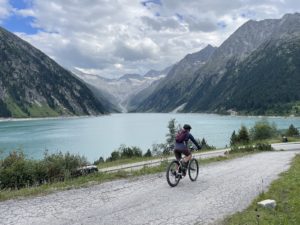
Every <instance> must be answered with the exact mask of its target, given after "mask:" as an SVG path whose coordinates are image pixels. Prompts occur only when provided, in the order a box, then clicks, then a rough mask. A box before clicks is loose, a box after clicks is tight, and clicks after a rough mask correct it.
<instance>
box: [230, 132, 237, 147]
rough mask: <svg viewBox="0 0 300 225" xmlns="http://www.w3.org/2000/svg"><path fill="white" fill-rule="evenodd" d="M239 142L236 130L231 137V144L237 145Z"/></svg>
mask: <svg viewBox="0 0 300 225" xmlns="http://www.w3.org/2000/svg"><path fill="white" fill-rule="evenodd" d="M237 142H238V137H237V136H236V134H235V131H233V133H232V135H231V138H230V146H234V145H236V144H237Z"/></svg>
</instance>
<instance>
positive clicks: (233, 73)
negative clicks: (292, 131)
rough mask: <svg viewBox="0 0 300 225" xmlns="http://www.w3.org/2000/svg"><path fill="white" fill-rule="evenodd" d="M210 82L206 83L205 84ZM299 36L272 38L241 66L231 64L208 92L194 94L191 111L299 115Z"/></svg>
mask: <svg viewBox="0 0 300 225" xmlns="http://www.w3.org/2000/svg"><path fill="white" fill-rule="evenodd" d="M206 84H207V83H206ZM299 87H300V36H298V37H295V38H294V39H290V38H289V39H281V40H280V41H278V40H277V41H275V40H271V41H269V42H267V43H265V44H263V45H262V46H260V47H259V48H258V49H257V50H256V51H254V52H253V53H252V54H251V55H250V56H249V57H247V58H246V59H245V60H244V61H243V62H242V63H240V64H239V65H238V66H233V67H228V70H227V72H226V74H225V75H224V76H223V78H222V80H221V81H220V82H219V83H218V84H217V85H216V86H211V87H209V86H208V87H205V86H203V89H206V90H207V94H206V95H205V96H204V97H202V98H199V96H194V98H193V99H191V102H193V101H194V102H195V101H197V104H196V105H195V104H190V105H187V108H188V111H197V110H198V109H199V108H201V109H205V110H206V111H215V112H226V111H227V110H234V111H239V112H244V113H247V114H260V115H261V114H269V115H276V114H283V115H289V114H294V115H300V104H299V101H300V92H299Z"/></svg>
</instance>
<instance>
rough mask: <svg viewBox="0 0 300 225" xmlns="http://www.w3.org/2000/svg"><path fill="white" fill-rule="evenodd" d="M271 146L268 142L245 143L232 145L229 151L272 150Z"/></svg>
mask: <svg viewBox="0 0 300 225" xmlns="http://www.w3.org/2000/svg"><path fill="white" fill-rule="evenodd" d="M272 150H273V148H272V146H271V145H270V144H266V143H257V144H256V145H245V146H232V147H231V150H230V152H231V153H237V152H254V151H272Z"/></svg>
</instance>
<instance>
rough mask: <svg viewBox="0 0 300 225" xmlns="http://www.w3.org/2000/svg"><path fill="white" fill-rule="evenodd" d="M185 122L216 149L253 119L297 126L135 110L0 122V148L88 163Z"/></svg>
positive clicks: (298, 123)
mask: <svg viewBox="0 0 300 225" xmlns="http://www.w3.org/2000/svg"><path fill="white" fill-rule="evenodd" d="M172 118H175V119H176V121H177V123H179V124H182V125H183V124H185V123H188V124H190V125H191V126H192V128H193V129H192V131H191V133H192V134H193V136H194V137H195V138H201V139H202V138H203V137H204V138H205V139H206V140H207V142H208V143H209V144H210V145H214V146H216V147H217V148H222V147H225V146H226V145H228V144H229V139H230V136H231V134H232V132H233V131H234V130H236V131H238V130H239V128H240V127H241V125H245V126H246V127H248V128H249V127H252V126H253V125H254V124H255V122H256V121H259V120H261V119H263V118H266V119H267V120H268V121H269V122H271V123H272V122H275V124H276V126H277V128H278V129H287V128H288V127H289V125H290V124H293V125H294V126H295V127H297V128H298V129H299V128H300V118H297V117H287V118H285V117H246V116H221V115H215V114H172V113H165V114H163V113H139V114H126V113H125V114H111V115H109V116H100V117H81V118H67V119H65V118H59V119H37V120H11V121H6V120H4V121H1V122H0V149H1V151H2V152H3V154H2V156H5V155H6V154H7V153H8V152H9V151H11V150H13V149H17V148H21V149H22V150H23V151H24V152H25V153H26V155H27V156H28V157H29V158H35V159H37V158H41V157H43V153H44V152H45V150H46V149H47V150H48V151H49V152H58V151H62V152H66V151H69V152H71V153H78V154H80V155H84V156H86V157H87V158H88V160H89V161H90V162H93V161H94V160H96V159H98V158H99V157H100V156H102V157H104V158H107V157H108V156H110V153H111V152H112V151H113V150H116V149H118V148H119V147H120V145H121V144H125V145H126V146H138V147H140V148H141V149H142V150H143V152H146V151H147V149H149V148H150V149H151V147H152V145H153V144H159V143H163V142H165V139H166V134H167V132H168V128H167V125H168V122H169V121H170V120H171V119H172Z"/></svg>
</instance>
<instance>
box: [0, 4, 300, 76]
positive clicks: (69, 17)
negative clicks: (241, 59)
mask: <svg viewBox="0 0 300 225" xmlns="http://www.w3.org/2000/svg"><path fill="white" fill-rule="evenodd" d="M294 12H300V1H299V0H0V26H2V27H4V28H6V29H8V30H9V31H11V32H14V33H15V34H17V35H18V36H20V37H21V38H23V39H25V40H26V41H28V42H30V43H31V44H32V45H34V46H35V47H37V48H39V49H40V50H42V51H43V52H45V53H46V54H47V55H49V56H50V57H52V58H53V59H55V60H56V61H57V62H58V63H60V64H61V65H63V66H64V67H66V68H69V69H71V68H77V69H80V70H81V71H84V72H87V73H92V74H99V75H101V76H104V77H119V76H121V75H123V74H126V73H140V74H144V73H146V72H147V71H148V70H149V69H157V70H161V69H163V68H165V67H166V66H169V65H171V64H173V63H175V62H177V61H179V60H180V59H181V58H182V57H184V56H185V55H186V54H188V53H193V52H196V51H199V50H201V49H202V48H203V47H205V46H206V45H207V44H212V45H214V46H219V45H220V44H221V43H222V42H223V41H224V40H225V39H226V38H228V37H229V35H230V34H232V33H233V32H234V31H235V30H236V29H237V28H238V27H239V26H241V25H242V24H243V23H245V22H246V21H247V20H249V19H253V20H262V19H266V18H281V17H282V16H283V15H284V14H286V13H294Z"/></svg>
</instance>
